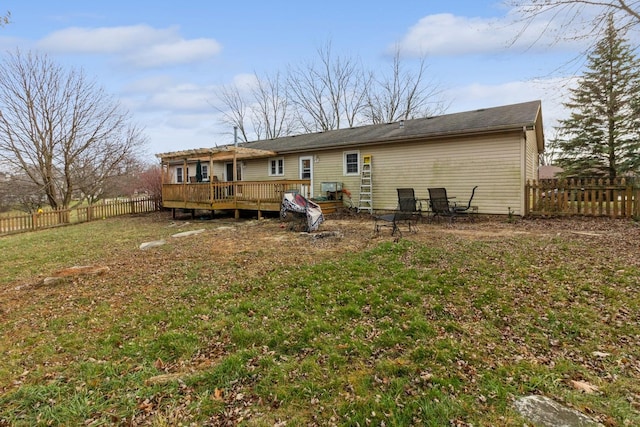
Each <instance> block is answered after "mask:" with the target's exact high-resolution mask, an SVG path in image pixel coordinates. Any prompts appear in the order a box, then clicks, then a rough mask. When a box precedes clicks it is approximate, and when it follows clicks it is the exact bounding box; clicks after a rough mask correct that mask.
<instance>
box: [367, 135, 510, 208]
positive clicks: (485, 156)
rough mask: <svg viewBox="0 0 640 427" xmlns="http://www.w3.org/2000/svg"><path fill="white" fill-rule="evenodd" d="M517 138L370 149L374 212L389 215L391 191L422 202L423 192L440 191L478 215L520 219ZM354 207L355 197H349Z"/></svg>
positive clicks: (393, 197) (392, 203)
mask: <svg viewBox="0 0 640 427" xmlns="http://www.w3.org/2000/svg"><path fill="white" fill-rule="evenodd" d="M521 140H522V133H513V134H511V135H507V136H505V135H499V136H495V137H483V138H474V139H466V140H449V141H443V142H429V143H424V142H419V143H412V144H402V145H400V144H395V145H387V146H377V147H372V148H371V149H370V150H368V154H371V155H372V175H373V200H374V208H375V209H376V210H379V209H393V208H395V206H396V204H397V193H396V189H397V188H401V187H412V188H414V190H415V191H416V195H417V197H418V198H424V199H427V198H428V190H427V189H428V188H429V187H445V188H446V189H447V193H448V195H449V196H450V197H455V198H456V199H455V200H456V201H457V202H458V203H466V202H467V201H468V199H469V197H470V195H471V190H472V188H473V186H475V185H477V186H478V189H477V190H476V194H475V197H474V201H473V204H474V205H476V206H478V208H479V212H480V213H490V214H507V213H508V209H509V208H511V210H512V211H513V212H514V213H516V214H520V210H521V206H520V205H521V202H520V195H521V191H522V189H521V187H522V185H523V184H522V160H521V158H522V157H521ZM354 196H356V197H354V198H355V199H356V201H357V195H355V194H354Z"/></svg>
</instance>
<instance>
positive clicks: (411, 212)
mask: <svg viewBox="0 0 640 427" xmlns="http://www.w3.org/2000/svg"><path fill="white" fill-rule="evenodd" d="M397 192H398V207H397V209H396V210H394V211H393V212H389V213H385V214H382V215H376V216H374V219H375V224H374V229H375V232H376V233H379V232H380V228H381V227H391V235H392V236H395V234H396V233H398V235H399V237H402V230H401V229H400V225H401V224H404V225H406V226H407V228H408V230H409V232H413V233H415V232H417V231H418V228H417V223H418V220H419V219H420V215H421V210H422V209H421V208H422V206H421V203H420V201H419V200H418V199H416V196H415V191H414V190H413V188H398V189H397Z"/></svg>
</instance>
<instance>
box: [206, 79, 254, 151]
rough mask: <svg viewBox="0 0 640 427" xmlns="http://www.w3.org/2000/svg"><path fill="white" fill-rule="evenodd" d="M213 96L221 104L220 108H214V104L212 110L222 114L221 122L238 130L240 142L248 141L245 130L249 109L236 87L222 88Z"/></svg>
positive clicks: (248, 137)
mask: <svg viewBox="0 0 640 427" xmlns="http://www.w3.org/2000/svg"><path fill="white" fill-rule="evenodd" d="M215 95H216V98H218V101H219V102H220V103H221V104H222V106H221V107H215V105H216V104H214V108H216V109H217V110H218V112H220V113H221V114H222V120H221V122H222V123H223V124H226V125H228V126H229V127H230V128H236V129H238V131H239V132H240V135H238V136H239V139H240V140H241V141H244V142H246V141H250V135H249V129H248V128H247V126H248V123H247V115H248V114H249V109H248V107H247V103H246V101H245V99H244V97H243V96H242V95H241V94H240V89H239V88H238V86H234V85H228V86H222V87H221V88H220V89H219V90H218V91H217V92H216V94H215Z"/></svg>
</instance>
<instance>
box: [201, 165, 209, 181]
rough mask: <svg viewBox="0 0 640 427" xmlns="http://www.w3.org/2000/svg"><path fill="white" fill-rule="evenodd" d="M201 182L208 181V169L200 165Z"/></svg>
mask: <svg viewBox="0 0 640 427" xmlns="http://www.w3.org/2000/svg"><path fill="white" fill-rule="evenodd" d="M201 171H202V180H203V181H207V180H208V179H209V167H208V166H207V165H202V169H201Z"/></svg>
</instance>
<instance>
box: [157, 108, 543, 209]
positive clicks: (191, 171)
mask: <svg viewBox="0 0 640 427" xmlns="http://www.w3.org/2000/svg"><path fill="white" fill-rule="evenodd" d="M543 150H544V135H543V128H542V111H541V102H540V101H531V102H525V103H519V104H513V105H506V106H500V107H494V108H486V109H479V110H474V111H467V112H462V113H454V114H445V115H441V116H436V117H428V118H422V119H413V120H403V121H399V122H394V123H387V124H378V125H369V126H361V127H354V128H348V129H338V130H333V131H327V132H317V133H311V134H304V135H296V136H288V137H283V138H277V139H270V140H260V141H254V142H249V143H244V144H241V145H240V146H238V147H233V146H227V147H226V148H216V149H202V150H188V151H185V152H174V153H164V154H158V155H157V156H158V157H159V158H160V159H161V161H162V165H163V168H164V170H165V174H164V175H165V178H164V181H163V203H164V204H165V206H167V207H187V208H195V205H192V204H190V203H189V202H191V201H195V200H192V199H193V198H194V197H196V196H195V195H194V194H193V193H189V194H191V195H189V194H188V192H189V191H191V190H190V189H188V187H189V185H190V184H189V182H188V181H192V176H194V175H195V162H197V161H198V160H200V162H201V164H202V165H205V164H206V165H207V178H208V179H210V181H209V182H210V184H209V186H208V187H209V188H208V194H209V195H212V194H213V193H214V192H215V191H216V190H220V189H223V190H224V191H223V193H225V194H224V196H225V197H226V198H227V199H228V198H229V197H234V198H235V200H236V204H235V205H231V204H222V205H221V204H219V203H217V202H216V200H218V199H217V198H216V197H209V198H207V194H204V193H203V194H200V195H199V196H197V197H200V198H201V200H200V202H202V204H201V205H199V206H204V207H201V208H208V209H223V208H224V207H222V206H227V208H231V209H250V208H252V207H251V206H253V208H256V210H261V209H262V210H277V209H274V208H275V207H276V205H279V203H278V202H279V200H278V198H279V197H280V196H281V192H282V191H283V189H284V188H285V187H286V188H291V187H296V188H298V189H299V190H300V191H304V192H305V194H307V195H308V196H310V197H312V198H324V197H326V196H327V194H326V191H323V190H325V189H326V188H328V187H327V186H326V183H339V185H341V186H342V188H343V189H344V190H347V191H345V193H346V192H349V193H350V194H351V195H352V198H353V204H354V206H358V204H359V201H360V200H359V199H360V185H361V183H362V179H363V176H362V171H363V161H364V159H365V158H366V159H367V160H370V173H371V185H372V191H371V193H372V196H371V205H372V207H373V209H374V210H383V209H393V208H395V207H396V205H397V194H396V189H397V188H402V187H412V188H414V189H415V192H416V194H417V195H418V197H421V198H424V199H426V198H427V197H428V191H427V189H428V188H429V187H445V188H446V189H447V192H448V194H449V195H450V196H453V197H456V200H458V201H461V202H466V201H467V199H468V198H469V196H470V195H471V190H472V188H473V187H474V186H476V185H477V186H478V189H477V191H476V195H475V198H474V205H477V206H478V212H480V213H486V214H508V213H509V212H511V213H513V214H516V215H523V214H524V206H525V192H524V187H525V183H526V182H527V180H534V179H538V166H539V163H538V154H539V153H540V152H542V151H543ZM234 170H236V171H237V172H236V174H237V176H236V179H235V180H234V179H233V178H234V176H233V175H234V174H233V171H234ZM212 177H217V178H218V181H220V182H221V183H222V184H221V183H220V182H215V183H214V181H215V180H214V179H213V178H212ZM203 178H204V177H203ZM323 183H325V185H323ZM200 185H202V183H200ZM260 185H262V186H266V187H264V188H260ZM164 186H173V187H174V189H173V190H172V191H173V193H171V192H170V191H167V198H165V191H164ZM176 186H178V187H176ZM236 186H240V187H236ZM218 187H220V188H218ZM203 191H204V190H203ZM185 192H187V193H185ZM258 193H260V194H258ZM254 197H258V198H259V200H258V199H253V198H254ZM173 199H176V200H173ZM240 199H244V200H245V201H253V205H252V204H250V203H245V204H243V205H238V204H237V202H238V201H239V200H240ZM220 201H221V200H220ZM200 202H199V203H200ZM207 204H208V206H209V207H206V206H207ZM232 206H235V207H232Z"/></svg>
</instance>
